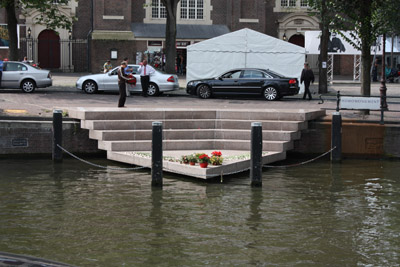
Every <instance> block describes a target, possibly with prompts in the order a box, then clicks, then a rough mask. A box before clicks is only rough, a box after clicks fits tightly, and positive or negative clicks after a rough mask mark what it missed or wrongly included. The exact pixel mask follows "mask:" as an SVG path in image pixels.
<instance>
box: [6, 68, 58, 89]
mask: <svg viewBox="0 0 400 267" xmlns="http://www.w3.org/2000/svg"><path fill="white" fill-rule="evenodd" d="M52 84H53V80H52V79H51V73H50V71H49V70H42V69H39V68H37V67H34V66H31V65H29V64H27V63H23V62H17V61H5V62H4V64H3V75H2V78H1V87H0V88H9V89H13V88H21V89H22V91H23V92H25V93H33V92H34V91H35V89H36V88H44V87H48V86H52Z"/></svg>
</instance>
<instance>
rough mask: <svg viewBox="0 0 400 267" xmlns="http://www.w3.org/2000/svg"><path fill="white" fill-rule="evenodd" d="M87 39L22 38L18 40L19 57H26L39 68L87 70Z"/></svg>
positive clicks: (67, 70) (69, 70)
mask: <svg viewBox="0 0 400 267" xmlns="http://www.w3.org/2000/svg"><path fill="white" fill-rule="evenodd" d="M87 48H88V47H87V40H85V39H66V40H43V39H34V38H24V39H21V41H20V58H21V59H22V58H23V57H25V56H26V57H28V60H32V61H33V62H34V63H37V64H38V65H39V66H40V67H41V68H44V69H50V70H53V71H63V72H87V71H88V57H87V55H88V51H87Z"/></svg>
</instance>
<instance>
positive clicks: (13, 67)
mask: <svg viewBox="0 0 400 267" xmlns="http://www.w3.org/2000/svg"><path fill="white" fill-rule="evenodd" d="M4 65H5V66H4V70H5V71H27V70H28V68H27V67H26V66H25V65H23V64H19V63H14V62H8V63H5V64H4Z"/></svg>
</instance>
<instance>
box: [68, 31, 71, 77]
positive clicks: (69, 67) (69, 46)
mask: <svg viewBox="0 0 400 267" xmlns="http://www.w3.org/2000/svg"><path fill="white" fill-rule="evenodd" d="M71 40H72V31H71V30H69V31H68V70H69V72H71Z"/></svg>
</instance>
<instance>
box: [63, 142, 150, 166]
mask: <svg viewBox="0 0 400 267" xmlns="http://www.w3.org/2000/svg"><path fill="white" fill-rule="evenodd" d="M57 147H59V148H60V149H61V150H62V151H64V152H65V153H67V154H68V155H70V156H71V157H73V158H75V159H77V160H80V161H82V162H84V163H86V164H89V165H91V166H94V167H97V168H102V169H108V170H141V169H146V168H149V167H144V166H143V167H135V168H113V167H108V166H102V165H98V164H95V163H92V162H89V161H87V160H84V159H81V158H80V157H78V156H75V155H74V154H72V153H71V152H69V151H68V150H66V149H65V148H63V147H62V146H60V145H58V144H57Z"/></svg>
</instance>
